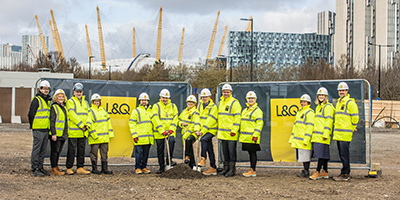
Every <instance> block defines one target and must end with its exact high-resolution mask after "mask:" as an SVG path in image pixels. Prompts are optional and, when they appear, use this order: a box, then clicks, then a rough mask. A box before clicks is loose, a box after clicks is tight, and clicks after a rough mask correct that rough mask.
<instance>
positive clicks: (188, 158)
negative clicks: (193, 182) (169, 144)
mask: <svg viewBox="0 0 400 200" xmlns="http://www.w3.org/2000/svg"><path fill="white" fill-rule="evenodd" d="M189 162H190V156H185V164H189Z"/></svg>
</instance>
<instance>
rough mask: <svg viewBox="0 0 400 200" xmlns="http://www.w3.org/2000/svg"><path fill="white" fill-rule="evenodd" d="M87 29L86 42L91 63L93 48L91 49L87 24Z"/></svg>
mask: <svg viewBox="0 0 400 200" xmlns="http://www.w3.org/2000/svg"><path fill="white" fill-rule="evenodd" d="M85 28H86V42H87V48H88V55H89V59H90V62H93V56H92V48H91V47H90V39H89V31H88V29H87V25H86V24H85Z"/></svg>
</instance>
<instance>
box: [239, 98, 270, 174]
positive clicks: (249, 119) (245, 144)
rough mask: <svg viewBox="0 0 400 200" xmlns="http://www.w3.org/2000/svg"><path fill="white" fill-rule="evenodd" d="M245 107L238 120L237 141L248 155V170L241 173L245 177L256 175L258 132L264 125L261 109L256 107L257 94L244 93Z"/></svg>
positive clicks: (258, 149) (258, 148)
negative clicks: (238, 131)
mask: <svg viewBox="0 0 400 200" xmlns="http://www.w3.org/2000/svg"><path fill="white" fill-rule="evenodd" d="M246 100H247V104H246V105H247V108H245V109H244V110H243V111H242V115H241V117H242V119H241V121H240V134H239V142H241V143H242V150H243V151H247V152H248V153H249V157H250V170H249V171H248V172H246V173H243V176H245V177H252V176H256V165H257V151H260V150H261V148H260V134H261V131H262V128H263V126H264V121H263V111H262V110H261V108H260V107H258V104H257V103H256V101H257V94H256V93H255V92H254V91H249V92H247V94H246Z"/></svg>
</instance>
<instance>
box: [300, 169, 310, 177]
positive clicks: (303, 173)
mask: <svg viewBox="0 0 400 200" xmlns="http://www.w3.org/2000/svg"><path fill="white" fill-rule="evenodd" d="M309 175H310V173H309V172H308V171H306V170H304V169H303V170H301V173H300V174H297V176H298V177H308V176H309Z"/></svg>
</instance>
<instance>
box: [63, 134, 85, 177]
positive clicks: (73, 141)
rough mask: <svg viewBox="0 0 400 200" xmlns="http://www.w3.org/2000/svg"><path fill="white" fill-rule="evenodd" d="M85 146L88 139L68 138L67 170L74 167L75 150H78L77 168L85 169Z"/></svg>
mask: <svg viewBox="0 0 400 200" xmlns="http://www.w3.org/2000/svg"><path fill="white" fill-rule="evenodd" d="M85 146H86V138H68V151H67V164H66V167H67V169H70V168H72V167H73V166H74V159H75V150H77V152H76V167H77V168H80V167H83V165H84V163H85Z"/></svg>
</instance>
